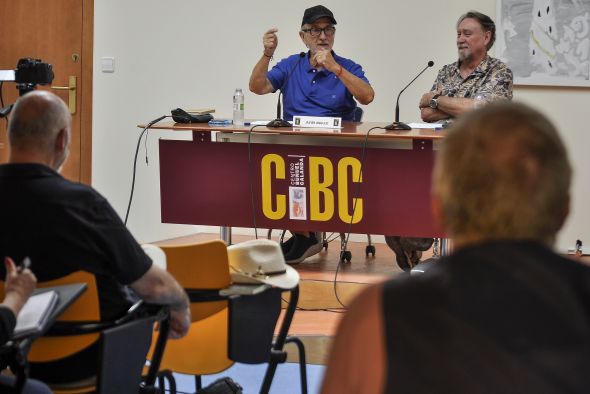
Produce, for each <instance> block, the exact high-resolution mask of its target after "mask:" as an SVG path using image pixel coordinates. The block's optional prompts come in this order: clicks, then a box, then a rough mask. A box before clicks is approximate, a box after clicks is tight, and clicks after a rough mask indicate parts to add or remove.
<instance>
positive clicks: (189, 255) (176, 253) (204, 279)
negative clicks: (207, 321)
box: [160, 240, 231, 321]
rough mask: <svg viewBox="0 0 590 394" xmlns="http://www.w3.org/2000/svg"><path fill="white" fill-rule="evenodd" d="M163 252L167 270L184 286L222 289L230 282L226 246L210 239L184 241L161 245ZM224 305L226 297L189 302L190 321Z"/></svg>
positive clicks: (201, 288) (203, 316)
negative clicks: (193, 241)
mask: <svg viewBox="0 0 590 394" xmlns="http://www.w3.org/2000/svg"><path fill="white" fill-rule="evenodd" d="M160 247H161V248H162V250H163V251H164V253H165V254H166V265H167V270H168V272H169V273H170V274H171V275H172V276H174V278H175V279H176V280H177V281H178V282H179V283H180V285H181V286H182V287H183V288H185V289H193V290H215V289H223V288H225V287H227V286H229V284H230V283H231V277H230V274H229V261H228V258H227V246H226V245H225V243H224V242H223V241H220V240H213V241H206V242H199V243H192V244H184V245H171V246H160ZM224 308H227V301H215V302H198V303H192V304H191V313H192V319H193V321H198V320H201V319H204V318H206V317H208V316H211V315H213V314H215V313H218V312H219V311H221V310H222V309H224Z"/></svg>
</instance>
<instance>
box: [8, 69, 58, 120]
mask: <svg viewBox="0 0 590 394" xmlns="http://www.w3.org/2000/svg"><path fill="white" fill-rule="evenodd" d="M53 76H54V75H53V66H52V65H51V64H49V63H43V62H42V61H41V59H31V58H22V59H19V60H18V63H17V65H16V70H0V82H4V81H14V82H16V88H17V89H18V92H19V94H20V95H21V96H22V95H24V94H26V93H28V92H31V91H33V90H35V87H36V86H37V85H49V84H50V83H51V82H53ZM0 87H1V84H0ZM1 98H2V91H1V90H0V99H1ZM0 101H1V100H0ZM11 110H12V104H10V105H8V106H7V107H4V108H0V118H4V117H6V116H7V115H8V114H9V113H10V111H11Z"/></svg>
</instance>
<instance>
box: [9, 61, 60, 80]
mask: <svg viewBox="0 0 590 394" xmlns="http://www.w3.org/2000/svg"><path fill="white" fill-rule="evenodd" d="M52 81H53V67H52V66H51V64H48V63H43V62H42V61H41V59H31V58H23V59H19V61H18V64H17V65H16V70H15V71H14V82H16V83H19V84H21V83H22V84H33V85H48V84H50V83H51V82H52Z"/></svg>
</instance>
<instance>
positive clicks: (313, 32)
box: [301, 26, 336, 37]
mask: <svg viewBox="0 0 590 394" xmlns="http://www.w3.org/2000/svg"><path fill="white" fill-rule="evenodd" d="M301 31H302V32H304V33H309V35H310V36H312V37H319V36H320V35H321V34H322V32H324V34H325V35H326V37H332V36H333V35H334V33H336V28H335V27H334V26H328V27H324V28H323V29H320V28H319V27H312V28H311V29H301Z"/></svg>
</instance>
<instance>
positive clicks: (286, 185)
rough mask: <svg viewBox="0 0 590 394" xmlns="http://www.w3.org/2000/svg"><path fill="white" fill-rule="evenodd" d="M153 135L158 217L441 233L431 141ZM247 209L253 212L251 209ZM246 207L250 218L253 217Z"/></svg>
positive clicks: (357, 230)
mask: <svg viewBox="0 0 590 394" xmlns="http://www.w3.org/2000/svg"><path fill="white" fill-rule="evenodd" d="M248 149H249V148H248V144H246V143H231V142H226V143H199V142H193V141H172V140H160V190H161V203H162V222H165V223H184V224H200V225H218V226H231V227H254V225H255V224H256V226H257V227H261V228H274V229H283V228H287V229H292V230H312V231H339V232H348V231H349V228H350V223H351V222H352V223H353V224H352V227H351V228H350V231H351V232H353V233H369V234H386V235H389V234H394V235H397V234H399V235H408V236H442V234H441V233H440V232H437V231H435V230H434V228H433V224H432V216H431V211H430V178H431V172H432V166H433V160H434V151H433V150H432V142H431V141H427V140H414V149H411V150H407V149H378V148H367V149H366V150H365V152H364V157H362V156H363V152H362V149H361V148H349V147H332V146H308V145H273V144H251V145H250V149H251V152H250V157H251V159H250V160H249V152H248ZM361 168H362V174H361ZM253 207H254V208H253ZM253 209H254V211H255V215H254V214H253V212H252V211H253Z"/></svg>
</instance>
